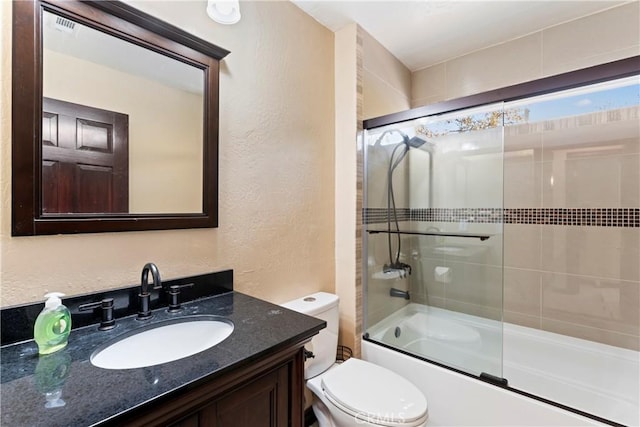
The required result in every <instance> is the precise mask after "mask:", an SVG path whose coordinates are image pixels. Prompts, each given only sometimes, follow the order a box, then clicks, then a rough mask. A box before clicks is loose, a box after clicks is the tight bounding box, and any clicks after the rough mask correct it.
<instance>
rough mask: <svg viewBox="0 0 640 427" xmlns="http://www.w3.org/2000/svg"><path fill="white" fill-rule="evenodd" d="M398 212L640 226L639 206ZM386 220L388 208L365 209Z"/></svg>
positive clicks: (413, 217) (409, 216)
mask: <svg viewBox="0 0 640 427" xmlns="http://www.w3.org/2000/svg"><path fill="white" fill-rule="evenodd" d="M396 212H397V215H398V220H399V221H434V222H462V221H464V222H471V223H493V224H496V223H504V224H541V225H575V226H587V227H632V228H636V227H640V209H638V208H508V209H503V208H426V209H424V208H421V209H408V208H402V209H397V210H396ZM386 221H387V209H386V208H365V209H363V211H362V222H363V224H377V223H382V222H386Z"/></svg>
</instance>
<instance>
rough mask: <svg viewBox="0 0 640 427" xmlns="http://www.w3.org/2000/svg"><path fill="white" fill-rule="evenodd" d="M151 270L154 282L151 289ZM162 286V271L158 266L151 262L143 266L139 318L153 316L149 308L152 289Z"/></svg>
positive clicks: (139, 296)
mask: <svg viewBox="0 0 640 427" xmlns="http://www.w3.org/2000/svg"><path fill="white" fill-rule="evenodd" d="M149 272H151V278H152V279H153V284H152V287H151V289H149ZM161 287H162V281H161V280H160V271H158V267H157V266H156V265H155V264H154V263H152V262H149V263H147V264H145V266H144V267H143V268H142V279H141V280H140V293H139V294H138V299H139V300H140V310H139V311H138V317H137V319H138V320H147V319H150V318H151V309H150V308H149V305H150V302H151V292H150V291H151V290H153V289H160V288H161Z"/></svg>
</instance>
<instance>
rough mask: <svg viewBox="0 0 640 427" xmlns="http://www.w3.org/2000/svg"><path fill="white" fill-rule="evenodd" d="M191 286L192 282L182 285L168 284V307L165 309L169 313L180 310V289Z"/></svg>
mask: <svg viewBox="0 0 640 427" xmlns="http://www.w3.org/2000/svg"><path fill="white" fill-rule="evenodd" d="M191 286H193V283H186V284H184V285H171V286H169V291H168V292H167V293H168V294H169V309H168V310H167V311H168V312H169V313H177V312H178V311H180V310H181V308H180V301H179V296H180V289H182V288H187V287H191Z"/></svg>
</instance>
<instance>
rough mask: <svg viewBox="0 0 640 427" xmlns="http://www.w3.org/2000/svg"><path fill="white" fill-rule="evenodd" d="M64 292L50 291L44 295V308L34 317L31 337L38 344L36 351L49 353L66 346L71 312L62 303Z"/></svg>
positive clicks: (69, 330)
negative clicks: (34, 321)
mask: <svg viewBox="0 0 640 427" xmlns="http://www.w3.org/2000/svg"><path fill="white" fill-rule="evenodd" d="M63 296H64V294H62V293H60V292H51V293H48V294H46V295H45V296H44V297H45V298H47V300H46V302H45V303H44V309H43V310H42V311H41V312H40V314H39V315H38V317H37V318H36V324H35V325H34V327H33V339H34V340H35V342H36V344H38V353H40V354H41V355H42V354H50V353H54V352H56V351H58V350H62V349H63V348H64V347H66V345H67V342H68V339H69V333H70V332H71V313H70V312H69V309H68V308H67V307H65V306H64V305H62V300H61V299H60V297H63Z"/></svg>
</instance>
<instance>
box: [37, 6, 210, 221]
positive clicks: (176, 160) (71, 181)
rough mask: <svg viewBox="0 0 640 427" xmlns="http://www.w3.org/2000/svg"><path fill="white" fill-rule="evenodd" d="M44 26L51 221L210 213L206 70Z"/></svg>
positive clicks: (50, 22) (67, 27)
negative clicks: (78, 215)
mask: <svg viewBox="0 0 640 427" xmlns="http://www.w3.org/2000/svg"><path fill="white" fill-rule="evenodd" d="M42 22H43V28H42V31H43V33H42V34H43V55H42V61H43V112H42V120H43V122H42V123H43V126H42V129H43V131H42V132H43V135H42V155H43V157H42V159H43V162H42V180H43V183H42V200H41V201H42V208H43V216H47V215H52V216H56V215H60V214H73V213H129V214H152V213H201V212H203V199H202V196H203V188H202V185H203V141H204V135H203V120H204V90H205V87H204V81H205V80H204V78H205V76H204V71H203V70H202V69H200V68H197V67H194V66H192V65H189V64H186V63H183V62H181V61H178V60H176V59H172V58H169V57H167V56H164V55H161V54H158V53H156V52H154V51H151V50H148V49H145V48H142V47H140V46H137V45H134V44H132V43H129V42H127V41H124V40H121V39H118V38H116V37H113V36H110V35H107V34H105V33H102V32H100V31H98V30H95V29H93V28H90V27H87V26H85V25H82V24H80V23H78V22H74V21H72V20H69V19H67V18H65V17H62V16H58V15H56V14H54V13H50V12H48V11H45V12H44V15H43V21H42Z"/></svg>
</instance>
